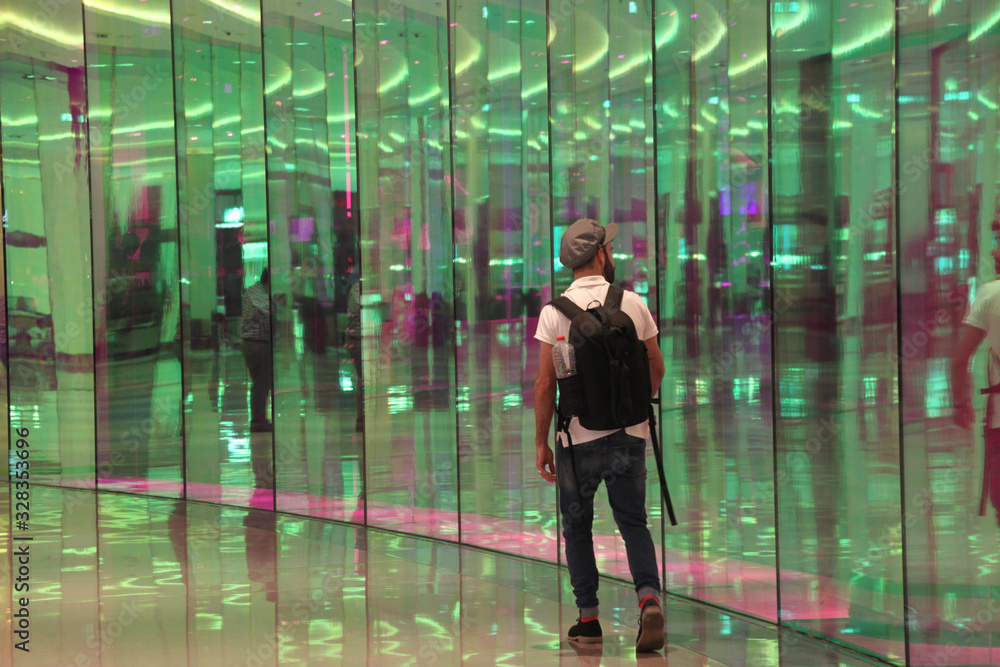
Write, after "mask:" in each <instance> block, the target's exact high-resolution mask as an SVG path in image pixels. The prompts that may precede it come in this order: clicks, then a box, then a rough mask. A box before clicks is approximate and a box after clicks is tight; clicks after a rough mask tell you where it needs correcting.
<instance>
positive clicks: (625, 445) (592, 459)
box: [556, 430, 660, 609]
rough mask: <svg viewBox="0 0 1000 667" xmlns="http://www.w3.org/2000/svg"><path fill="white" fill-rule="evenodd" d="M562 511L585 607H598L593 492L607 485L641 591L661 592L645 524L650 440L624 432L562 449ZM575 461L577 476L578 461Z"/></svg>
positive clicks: (576, 589)
mask: <svg viewBox="0 0 1000 667" xmlns="http://www.w3.org/2000/svg"><path fill="white" fill-rule="evenodd" d="M557 449H558V450H559V452H558V454H557V470H556V473H557V475H558V478H559V510H560V512H562V520H563V538H564V539H565V541H566V565H567V566H568V567H569V578H570V583H572V585H573V594H574V595H575V596H576V606H577V607H579V608H580V609H588V608H591V607H596V606H597V604H598V602H597V585H598V572H597V561H596V559H595V557H594V536H593V532H592V528H593V525H594V494H595V493H597V487H599V486H600V484H601V482H602V481H604V483H605V485H606V486H607V489H608V499H609V500H610V501H611V510H612V512H613V514H614V517H615V523H616V524H618V532H619V533H621V536H622V539H623V540H625V551H626V552H627V554H628V566H629V570H631V572H632V580H633V582H634V583H635V589H636V591H638V590H640V589H642V588H654V589H656V590H657V591H659V590H660V573H659V568H658V567H657V563H656V550H655V549H654V548H653V538H652V536H651V535H650V534H649V528H648V527H647V526H646V441H645V440H643V439H642V438H636V437H635V436H631V435H629V434H627V433H626V432H625V431H624V430H622V431H618V432H617V433H612V434H611V435H609V436H606V437H604V438H599V439H597V440H593V441H591V442H586V443H584V444H582V445H573V454H572V457H571V455H570V452H569V448H567V447H561V446H557ZM574 459H575V460H576V475H575V476H574V474H573V460H574Z"/></svg>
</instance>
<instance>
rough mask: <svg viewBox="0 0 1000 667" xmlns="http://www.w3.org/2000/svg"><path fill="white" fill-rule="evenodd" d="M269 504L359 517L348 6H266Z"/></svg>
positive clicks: (357, 288) (356, 257)
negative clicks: (272, 444) (271, 384)
mask: <svg viewBox="0 0 1000 667" xmlns="http://www.w3.org/2000/svg"><path fill="white" fill-rule="evenodd" d="M264 51H265V70H264V72H265V77H264V80H265V84H264V85H265V108H266V122H267V137H268V145H267V153H268V157H267V166H268V184H267V187H268V195H269V203H270V218H269V230H270V237H269V238H270V244H271V245H270V249H271V266H272V269H273V275H274V281H273V282H274V294H275V306H276V308H275V312H276V317H277V319H276V320H275V333H276V335H275V338H274V355H275V369H276V380H277V384H276V391H275V402H274V412H275V433H276V435H277V439H276V443H277V450H276V452H275V454H276V461H277V464H276V465H277V476H276V480H277V483H278V486H277V488H278V501H277V502H278V508H279V509H281V510H283V511H290V512H301V513H307V514H313V515H316V516H324V517H329V518H333V519H340V520H345V521H358V522H361V521H363V520H364V514H363V512H364V505H363V493H364V488H363V479H364V478H363V461H364V440H363V435H364V432H363V431H364V423H365V421H364V413H363V411H362V407H363V402H362V391H363V389H362V377H361V356H360V354H361V344H360V343H361V331H360V303H361V301H360V298H361V282H360V279H361V272H360V268H361V267H360V254H359V242H358V240H359V239H358V223H359V218H358V208H359V207H358V197H357V194H358V192H357V178H356V171H355V162H356V160H355V155H354V153H355V150H354V142H355V127H354V85H355V82H354V35H353V31H352V25H351V8H350V6H349V5H342V4H331V3H329V2H322V1H320V0H314V1H308V2H302V3H298V4H296V5H295V7H292V6H291V5H289V4H288V3H286V2H281V1H279V0H273V1H272V0H267V1H266V2H265V3H264Z"/></svg>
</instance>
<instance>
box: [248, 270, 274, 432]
mask: <svg viewBox="0 0 1000 667" xmlns="http://www.w3.org/2000/svg"><path fill="white" fill-rule="evenodd" d="M270 284H271V274H270V271H268V269H264V271H263V273H261V276H260V280H259V281H258V282H256V283H254V284H253V285H251V286H250V287H249V288H247V291H246V292H244V293H243V313H242V316H241V317H240V338H241V339H242V344H241V348H242V350H243V360H244V361H246V364H247V370H248V371H249V372H250V381H251V383H252V384H251V387H250V431H251V432H253V433H261V432H268V431H273V430H274V426H273V425H272V424H271V422H270V421H269V420H268V418H267V399H268V397H269V396H270V395H271V389H272V387H273V385H274V378H273V370H272V367H271V307H270V304H271V294H270Z"/></svg>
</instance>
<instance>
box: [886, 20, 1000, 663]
mask: <svg viewBox="0 0 1000 667" xmlns="http://www.w3.org/2000/svg"><path fill="white" fill-rule="evenodd" d="M900 4H901V8H900V17H901V21H900V30H901V35H900V44H901V50H900V53H899V63H900V65H899V66H900V91H899V107H898V108H899V125H900V135H899V136H900V145H899V172H900V173H899V211H900V215H899V220H900V227H899V235H900V236H899V239H900V252H901V253H902V261H901V276H900V286H901V293H900V298H901V299H902V308H901V313H902V316H901V321H900V327H901V334H902V335H901V340H900V347H899V358H900V360H901V364H900V365H901V369H902V370H901V372H902V378H903V382H902V404H903V437H904V443H905V452H906V454H905V464H906V469H905V470H906V474H905V485H906V486H905V488H906V493H905V496H904V500H905V502H906V506H905V507H904V510H905V512H904V515H903V516H904V519H905V521H906V551H905V553H906V567H907V583H908V594H909V596H908V604H909V606H910V607H911V608H912V610H913V612H912V615H911V619H912V621H911V626H910V664H913V665H971V664H994V663H996V662H997V660H998V658H1000V650H998V645H997V639H996V636H997V635H996V633H997V632H998V631H1000V621H998V616H997V611H998V610H1000V576H998V573H997V568H996V565H995V564H994V562H993V561H995V560H996V554H997V521H998V520H997V517H998V512H997V507H1000V474H998V471H1000V454H998V453H997V452H998V450H997V449H996V447H997V443H998V442H1000V441H998V439H997V433H998V431H997V430H996V427H997V426H1000V421H998V418H997V414H998V413H997V411H996V409H997V406H998V403H997V402H996V401H997V399H996V397H995V396H989V397H986V396H982V395H981V394H980V391H979V390H980V389H985V388H986V387H989V386H990V385H995V384H996V383H997V382H998V381H1000V378H998V376H997V366H996V357H995V352H996V351H997V350H998V349H1000V340H998V339H997V336H998V333H1000V327H998V325H1000V321H998V319H997V315H996V314H995V312H994V309H993V308H992V306H991V305H990V303H991V300H992V296H991V295H992V293H993V290H995V289H996V285H997V283H996V282H995V281H996V277H997V269H998V264H997V263H996V262H995V260H994V258H995V257H996V255H997V250H996V248H997V231H998V223H997V220H1000V192H998V176H997V155H998V138H997V121H998V112H997V109H998V102H1000V95H998V92H1000V85H998V84H1000V81H998V76H997V71H998V70H997V64H998V63H997V58H998V53H1000V51H998V48H1000V30H998V22H1000V3H997V2H981V3H959V2H936V3H929V4H928V5H927V6H920V5H919V3H915V2H903V3H900ZM991 253H992V255H993V256H991ZM970 306H971V312H970V308H969V307H970ZM966 318H968V320H967V321H968V323H969V324H970V325H972V328H970V327H966V326H964V325H962V324H961V323H962V322H963V321H966ZM969 335H971V336H972V342H973V343H975V342H976V341H978V340H979V339H980V338H983V340H982V341H981V343H980V344H979V345H978V346H977V347H975V348H973V347H968V346H966V345H965V341H966V337H967V336H969ZM973 349H975V354H974V356H973V357H972V360H971V364H969V362H968V358H967V356H966V355H967V353H972V352H973ZM953 362H955V363H957V364H958V365H959V366H961V365H968V368H969V369H970V370H971V372H972V377H971V382H970V384H969V386H968V387H967V388H966V389H965V391H964V392H963V391H957V392H956V389H957V388H956V386H955V385H954V384H953V381H952V380H951V379H950V378H949V368H950V366H951V364H952V363H953ZM955 399H960V400H971V402H972V405H973V406H974V407H975V410H976V416H975V418H974V421H973V422H972V424H971V432H970V431H967V430H964V429H961V428H957V427H956V425H955V424H954V423H953V421H952V417H953V410H954V408H953V406H954V404H955ZM984 427H985V428H984ZM984 448H985V452H984ZM984 454H985V456H984Z"/></svg>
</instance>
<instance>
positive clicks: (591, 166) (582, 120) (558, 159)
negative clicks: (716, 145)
mask: <svg viewBox="0 0 1000 667" xmlns="http://www.w3.org/2000/svg"><path fill="white" fill-rule="evenodd" d="M625 8H627V11H623V10H624V9H625ZM652 20H653V19H652V6H651V3H649V2H636V3H626V4H620V3H616V2H605V1H604V0H590V1H588V2H586V3H583V4H582V5H580V6H578V7H575V8H569V7H567V6H565V5H562V6H559V7H556V8H555V9H552V8H550V14H549V22H550V23H549V30H550V33H549V51H548V54H549V71H550V77H549V85H550V118H551V139H552V146H551V155H552V192H553V197H554V199H553V202H552V210H553V214H552V215H553V225H554V231H555V233H554V239H553V249H552V253H553V267H554V276H555V281H554V282H555V289H554V294H555V295H559V294H562V293H563V292H564V291H565V290H566V288H567V287H569V285H570V284H571V283H572V281H573V272H572V270H570V269H567V268H565V267H564V266H563V265H562V263H561V262H560V261H559V259H558V254H559V247H560V240H561V238H562V233H563V232H564V231H565V229H566V227H568V226H569V225H570V224H572V222H573V221H575V220H576V219H578V218H581V217H589V218H594V219H596V220H598V221H599V222H601V224H607V223H610V222H614V223H616V224H617V225H618V227H619V231H618V236H617V237H616V238H615V241H614V248H613V250H612V255H613V257H614V262H615V275H616V284H618V285H619V286H620V287H623V288H625V289H628V290H632V291H634V292H636V293H637V294H638V295H639V297H640V298H641V299H642V300H643V302H644V303H645V304H646V305H647V306H648V307H649V308H650V310H651V311H652V313H653V316H654V318H655V317H656V314H657V293H656V284H655V268H654V267H655V256H653V255H651V253H650V252H649V248H650V247H651V246H652V247H655V226H654V206H653V201H652V200H651V194H652V192H653V190H654V186H655V183H654V180H653V158H654V156H653V140H652V137H651V136H650V137H648V138H647V134H646V133H647V129H649V130H650V131H651V129H652V126H653V113H652V109H653V87H652V85H651V83H652V44H653V41H652V36H651V34H650V26H651V24H652ZM535 345H537V344H535V343H534V341H533V347H534V349H537V347H536V346H535ZM647 470H648V471H649V473H650V474H649V475H648V476H647V490H646V506H647V515H648V523H649V526H650V530H651V532H652V534H653V540H654V542H655V543H656V544H658V545H659V544H662V530H661V526H660V524H661V516H662V513H661V502H660V487H659V480H658V478H657V476H656V473H655V467H654V466H653V464H652V458H651V457H650V458H649V461H648V463H647ZM594 505H595V518H594V542H595V547H596V552H597V560H598V564H599V567H600V568H601V569H602V571H603V572H606V573H609V574H613V575H616V576H620V577H624V578H627V579H631V574H630V572H629V567H628V562H627V557H626V553H625V548H624V544H623V543H622V541H621V538H620V537H619V534H618V530H617V527H616V526H615V522H614V518H613V516H612V513H611V509H610V505H609V504H608V501H607V495H606V494H605V493H603V492H602V493H599V494H597V496H596V497H595V503H594Z"/></svg>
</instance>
